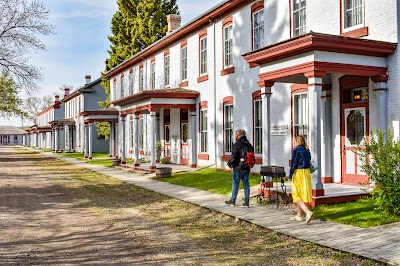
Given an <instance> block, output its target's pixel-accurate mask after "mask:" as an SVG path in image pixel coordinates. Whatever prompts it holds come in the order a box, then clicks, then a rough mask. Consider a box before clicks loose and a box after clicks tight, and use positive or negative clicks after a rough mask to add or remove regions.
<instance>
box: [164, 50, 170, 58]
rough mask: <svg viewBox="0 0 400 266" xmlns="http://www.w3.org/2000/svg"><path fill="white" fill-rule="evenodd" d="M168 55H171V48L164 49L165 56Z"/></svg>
mask: <svg viewBox="0 0 400 266" xmlns="http://www.w3.org/2000/svg"><path fill="white" fill-rule="evenodd" d="M167 55H169V49H167V50H165V51H164V57H165V56H167Z"/></svg>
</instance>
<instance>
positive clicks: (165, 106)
mask: <svg viewBox="0 0 400 266" xmlns="http://www.w3.org/2000/svg"><path fill="white" fill-rule="evenodd" d="M172 108H176V109H190V110H196V105H195V104H146V105H142V106H139V107H136V108H131V109H127V110H124V111H121V114H122V115H127V114H135V113H140V112H142V111H150V112H153V111H157V110H159V109H172Z"/></svg>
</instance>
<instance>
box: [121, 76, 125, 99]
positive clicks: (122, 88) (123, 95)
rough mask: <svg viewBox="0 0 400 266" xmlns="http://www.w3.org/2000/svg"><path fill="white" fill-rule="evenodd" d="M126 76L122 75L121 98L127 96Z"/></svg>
mask: <svg viewBox="0 0 400 266" xmlns="http://www.w3.org/2000/svg"><path fill="white" fill-rule="evenodd" d="M124 91H125V88H124V76H122V77H121V98H124V97H125V92H124Z"/></svg>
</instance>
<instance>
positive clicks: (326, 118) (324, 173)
mask: <svg viewBox="0 0 400 266" xmlns="http://www.w3.org/2000/svg"><path fill="white" fill-rule="evenodd" d="M331 89H332V85H323V90H322V96H321V104H322V121H321V122H322V142H323V144H322V147H321V148H322V155H321V156H322V157H321V180H322V183H332V97H331Z"/></svg>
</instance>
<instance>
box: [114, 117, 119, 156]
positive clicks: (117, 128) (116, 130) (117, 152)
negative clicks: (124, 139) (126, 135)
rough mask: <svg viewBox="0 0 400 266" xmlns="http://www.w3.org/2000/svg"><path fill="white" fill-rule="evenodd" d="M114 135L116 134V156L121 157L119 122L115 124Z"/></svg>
mask: <svg viewBox="0 0 400 266" xmlns="http://www.w3.org/2000/svg"><path fill="white" fill-rule="evenodd" d="M114 129H115V132H114V135H115V142H114V148H115V157H116V158H119V157H120V152H119V145H120V143H119V124H118V122H117V123H115V124H114Z"/></svg>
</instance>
